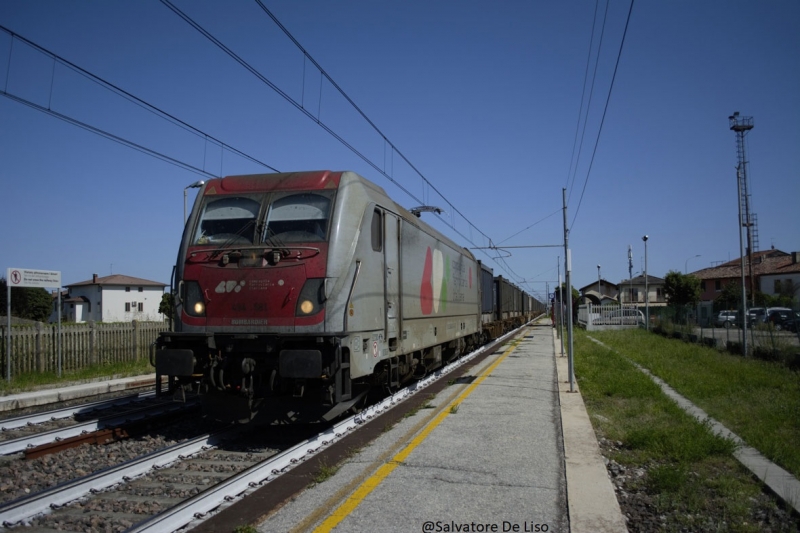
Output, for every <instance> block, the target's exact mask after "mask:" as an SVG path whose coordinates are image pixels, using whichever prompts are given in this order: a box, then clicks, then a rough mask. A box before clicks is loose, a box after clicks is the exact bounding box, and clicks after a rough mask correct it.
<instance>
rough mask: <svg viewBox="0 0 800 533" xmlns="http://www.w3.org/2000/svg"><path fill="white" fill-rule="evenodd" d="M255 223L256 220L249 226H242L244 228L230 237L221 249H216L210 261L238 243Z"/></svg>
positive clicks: (248, 224) (249, 223)
mask: <svg viewBox="0 0 800 533" xmlns="http://www.w3.org/2000/svg"><path fill="white" fill-rule="evenodd" d="M253 223H254V220H251V221H250V222H248V223H247V224H245V225H244V226H242V227H241V228H240V229H239V231H237V232H236V233H234V234H233V235H232V236H230V237H229V238H228V239H227V240H226V241H225V242H224V243H222V246H220V247H218V248H216V249H215V250H214V251H213V252H211V255H210V256H209V259H214V258H215V257H217V256H218V255H219V254H220V253H221V252H222V251H223V250H225V249H226V248H228V247H229V246H230V245H231V244H233V243H234V242H235V241H236V239H238V238H239V237H241V236H242V233H244V232H245V231H247V229H248V228H250V226H252V225H253ZM251 243H252V241H251Z"/></svg>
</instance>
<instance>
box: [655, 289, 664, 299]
mask: <svg viewBox="0 0 800 533" xmlns="http://www.w3.org/2000/svg"><path fill="white" fill-rule="evenodd" d="M663 297H664V291H663V289H661V288H660V287H656V300H660V299H661V298H663Z"/></svg>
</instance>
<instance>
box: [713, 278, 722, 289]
mask: <svg viewBox="0 0 800 533" xmlns="http://www.w3.org/2000/svg"><path fill="white" fill-rule="evenodd" d="M714 290H715V291H717V292H719V291H721V290H722V282H720V280H718V279H715V280H714Z"/></svg>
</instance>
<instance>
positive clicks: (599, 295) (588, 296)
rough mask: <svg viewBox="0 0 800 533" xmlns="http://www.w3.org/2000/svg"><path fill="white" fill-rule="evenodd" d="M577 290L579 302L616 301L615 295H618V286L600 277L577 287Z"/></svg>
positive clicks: (598, 302) (599, 302)
mask: <svg viewBox="0 0 800 533" xmlns="http://www.w3.org/2000/svg"><path fill="white" fill-rule="evenodd" d="M578 292H579V293H580V294H581V299H580V301H579V303H581V304H584V303H591V304H595V305H597V304H607V303H616V302H617V296H618V295H619V287H618V286H617V285H615V284H614V283H611V282H610V281H606V280H604V279H602V278H600V280H598V281H594V282H592V283H590V284H588V285H586V286H585V287H581V288H580V289H578Z"/></svg>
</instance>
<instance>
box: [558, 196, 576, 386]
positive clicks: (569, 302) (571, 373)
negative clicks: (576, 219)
mask: <svg viewBox="0 0 800 533" xmlns="http://www.w3.org/2000/svg"><path fill="white" fill-rule="evenodd" d="M561 197H562V203H563V205H564V265H565V268H564V276H565V277H566V281H565V284H566V287H564V288H565V289H566V292H567V357H568V360H567V366H568V368H569V372H568V373H569V391H570V392H575V372H574V367H573V363H574V359H573V352H572V282H571V276H570V272H571V271H572V261H571V258H570V253H569V228H568V227H567V189H566V188H563V189H561ZM562 294H563V292H562Z"/></svg>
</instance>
